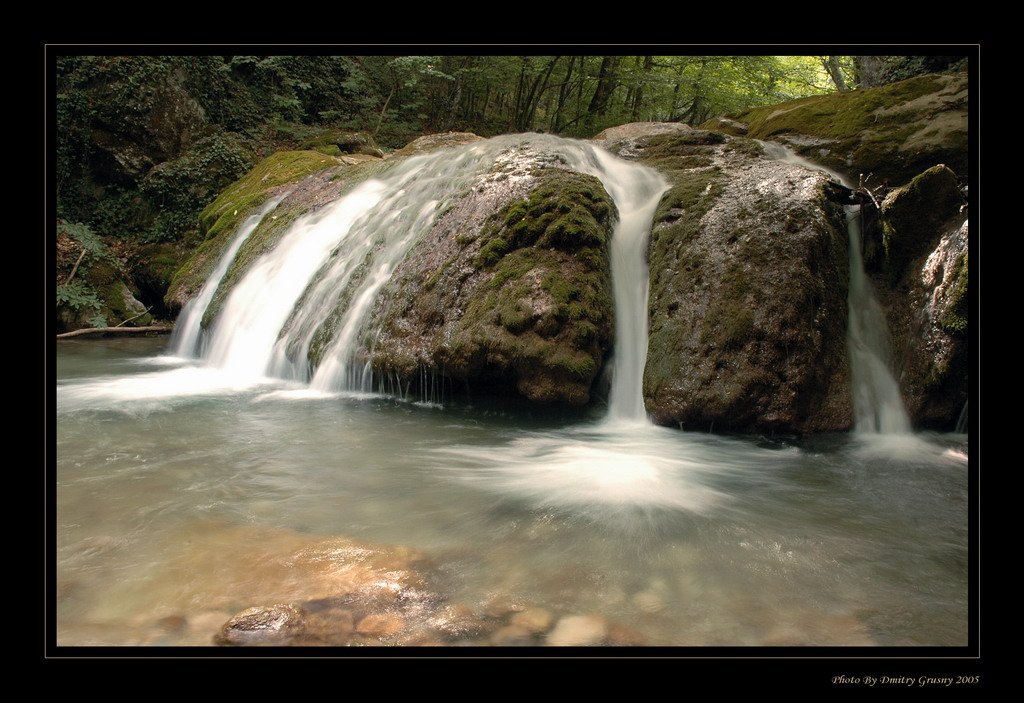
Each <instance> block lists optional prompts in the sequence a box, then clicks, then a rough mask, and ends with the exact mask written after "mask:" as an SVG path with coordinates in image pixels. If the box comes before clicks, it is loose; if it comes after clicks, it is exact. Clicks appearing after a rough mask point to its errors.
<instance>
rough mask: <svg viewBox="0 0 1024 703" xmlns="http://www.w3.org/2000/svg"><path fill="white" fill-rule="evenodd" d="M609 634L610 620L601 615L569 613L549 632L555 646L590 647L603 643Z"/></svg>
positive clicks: (549, 637)
mask: <svg viewBox="0 0 1024 703" xmlns="http://www.w3.org/2000/svg"><path fill="white" fill-rule="evenodd" d="M607 635H608V622H607V621H606V620H605V619H604V618H603V617H602V616H600V615H568V616H566V617H564V618H562V619H561V620H559V621H558V624H557V625H555V629H554V630H552V631H551V632H550V634H548V640H547V642H548V644H549V645H552V646H555V647H589V646H593V645H596V644H602V643H603V642H604V640H605V637H606V636H607Z"/></svg>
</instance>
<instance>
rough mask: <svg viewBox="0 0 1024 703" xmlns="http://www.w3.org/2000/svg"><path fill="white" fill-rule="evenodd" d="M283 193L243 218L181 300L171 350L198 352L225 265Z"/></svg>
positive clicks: (188, 354)
mask: <svg viewBox="0 0 1024 703" xmlns="http://www.w3.org/2000/svg"><path fill="white" fill-rule="evenodd" d="M284 197H285V196H284V195H280V196H278V197H276V198H271V199H270V200H268V201H267V202H266V204H264V205H263V207H261V208H260V209H259V211H258V212H256V213H255V214H253V215H250V216H249V217H247V218H245V220H243V221H242V223H241V224H240V225H239V226H238V231H237V232H236V234H235V238H234V239H233V240H231V244H230V245H228V248H227V250H226V251H225V252H224V253H223V254H222V255H221V257H220V260H219V261H217V265H216V266H215V267H214V269H213V272H212V273H211V274H210V277H209V278H208V279H206V282H205V283H203V287H202V288H201V289H200V290H199V293H197V294H196V296H195V297H194V298H192V299H191V300H190V301H188V302H187V303H186V304H185V307H183V308H182V309H181V314H180V315H178V322H177V324H176V325H175V327H174V334H173V336H172V337H171V342H170V347H171V349H172V350H173V351H174V353H175V354H177V355H179V356H186V357H191V356H198V355H201V354H202V350H201V349H200V348H199V337H200V334H201V333H202V331H203V329H202V321H203V315H204V314H205V313H206V308H207V307H209V305H210V301H211V300H213V296H214V294H215V293H216V292H217V288H218V287H219V286H220V282H221V281H222V280H223V279H224V274H226V273H227V272H228V268H229V267H230V266H231V262H232V261H234V260H235V254H237V253H238V250H239V249H240V248H241V246H242V244H243V243H245V240H246V239H248V238H249V235H250V234H252V233H253V232H254V231H255V230H256V228H257V227H258V226H259V224H260V222H262V221H263V218H264V217H266V215H267V214H268V213H270V212H271V211H272V210H273V209H274V208H276V207H277V205H278V203H280V202H281V201H282V200H283V199H284Z"/></svg>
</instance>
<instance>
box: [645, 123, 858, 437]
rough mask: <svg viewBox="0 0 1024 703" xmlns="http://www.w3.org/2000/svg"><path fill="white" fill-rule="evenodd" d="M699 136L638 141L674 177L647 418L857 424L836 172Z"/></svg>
mask: <svg viewBox="0 0 1024 703" xmlns="http://www.w3.org/2000/svg"><path fill="white" fill-rule="evenodd" d="M695 131H696V130H695ZM697 132H698V135H697V136H698V137H699V138H693V136H694V135H690V136H689V138H687V135H662V136H656V137H651V138H648V139H640V140H638V141H637V145H636V146H637V150H638V152H639V159H640V160H641V161H643V162H644V163H647V164H650V165H652V166H656V167H657V168H659V169H660V170H661V171H662V172H663V173H664V174H665V175H666V177H667V178H668V180H669V182H670V184H671V187H670V188H669V190H668V191H666V193H665V195H664V196H663V197H662V201H661V203H659V206H658V208H657V210H656V212H655V216H654V224H653V227H652V232H651V239H650V244H649V250H648V261H649V266H650V274H649V275H650V279H649V280H650V297H649V303H648V304H649V336H648V355H647V365H646V368H645V371H644V389H643V394H644V401H645V404H646V407H647V411H648V413H649V414H650V415H651V416H652V418H653V419H654V420H655V422H658V423H659V424H665V425H672V426H681V427H684V428H693V429H700V430H705V431H706V430H708V429H715V430H736V431H783V432H799V433H803V432H814V431H823V430H839V429H845V428H847V427H849V425H850V423H851V421H852V408H851V407H850V400H849V371H848V367H847V363H846V334H845V333H846V314H845V313H846V286H845V281H846V271H847V261H846V246H845V239H846V237H845V235H846V232H845V226H844V218H843V213H842V210H841V208H840V207H838V206H836V205H835V204H833V203H831V202H830V201H829V199H828V193H827V187H828V180H827V178H826V177H825V176H823V175H822V174H820V173H819V172H815V171H810V170H807V169H803V168H801V167H798V166H792V165H789V164H783V163H781V162H777V161H772V160H770V159H767V158H765V157H764V155H763V153H762V149H761V147H760V146H759V145H758V144H757V142H755V141H753V140H751V139H747V138H743V137H727V136H725V135H722V134H718V133H714V132H703V134H715V136H714V137H711V138H707V137H703V136H701V132H700V131H697Z"/></svg>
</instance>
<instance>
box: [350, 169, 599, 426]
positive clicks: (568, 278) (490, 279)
mask: <svg viewBox="0 0 1024 703" xmlns="http://www.w3.org/2000/svg"><path fill="white" fill-rule="evenodd" d="M531 169H533V167H531ZM523 175H524V176H525V178H524V179H522V180H518V179H517V180H515V181H508V180H495V179H490V180H489V179H487V178H485V179H484V181H483V185H481V186H479V187H475V188H472V189H470V190H469V192H467V193H466V194H464V195H463V196H462V197H461V198H459V199H457V200H456V201H455V202H454V203H452V204H451V205H450V207H448V208H447V209H446V210H445V211H444V213H443V214H442V215H441V216H440V217H439V218H438V221H437V222H436V223H435V225H434V227H433V228H432V230H431V231H430V232H429V233H428V234H427V235H426V237H425V238H424V240H423V241H422V242H421V243H420V244H419V245H418V246H417V247H416V248H415V249H414V250H413V251H412V252H411V253H410V254H409V256H408V257H407V259H406V261H404V262H403V263H402V264H401V265H400V267H399V268H398V269H396V271H395V273H394V275H393V276H392V280H391V282H390V283H389V284H388V285H387V286H386V287H385V288H384V289H383V290H382V293H381V295H380V301H379V304H378V305H377V306H376V308H375V311H374V315H373V319H372V320H371V321H370V323H369V325H368V326H367V327H368V329H374V330H379V333H375V335H374V337H373V340H372V344H370V343H369V342H368V343H367V349H366V354H367V356H368V358H369V360H370V361H371V362H372V364H373V367H374V369H375V371H377V372H378V373H379V374H381V375H383V376H386V377H389V378H398V379H400V380H401V382H402V383H403V387H409V388H411V389H412V391H413V392H416V391H417V388H418V386H419V379H420V378H421V377H423V375H424V374H426V375H427V376H428V377H430V376H431V375H433V374H436V375H438V376H441V377H443V378H445V379H447V382H448V383H449V384H451V383H452V382H456V383H457V385H459V386H462V385H466V386H467V387H469V388H472V389H475V391H476V392H477V393H484V394H487V395H492V396H502V397H508V396H511V397H514V396H518V397H521V398H525V399H527V400H529V401H531V402H533V403H553V404H564V405H570V406H574V405H575V406H578V405H583V404H586V403H587V402H589V401H590V397H591V386H592V385H593V383H594V379H595V378H596V377H597V376H598V373H599V371H600V369H601V366H602V364H603V362H604V358H605V355H606V354H607V352H608V351H609V350H610V349H611V346H612V298H611V277H610V271H609V268H608V237H609V235H610V232H611V228H612V224H613V222H614V218H615V208H614V204H613V203H612V201H611V199H610V197H609V196H608V195H607V193H605V191H604V188H603V187H602V185H601V183H600V181H598V180H597V179H596V178H594V177H592V176H587V175H583V174H580V173H575V172H572V171H567V170H564V169H559V168H539V169H533V170H531V171H529V172H528V173H524V174H523ZM510 182H514V183H515V184H516V185H515V186H513V188H512V189H511V190H509V189H508V187H507V184H508V183H510ZM499 184H503V185H499ZM371 347H372V350H371ZM421 390H422V389H421Z"/></svg>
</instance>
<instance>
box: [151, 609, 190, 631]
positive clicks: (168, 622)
mask: <svg viewBox="0 0 1024 703" xmlns="http://www.w3.org/2000/svg"><path fill="white" fill-rule="evenodd" d="M156 625H157V627H159V628H160V629H161V630H164V631H165V632H172V633H180V632H183V631H184V630H185V629H186V628H187V627H188V620H187V619H186V618H185V616H184V615H181V614H180V613H176V614H174V615H168V616H166V617H162V618H160V619H159V620H157V621H156Z"/></svg>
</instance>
